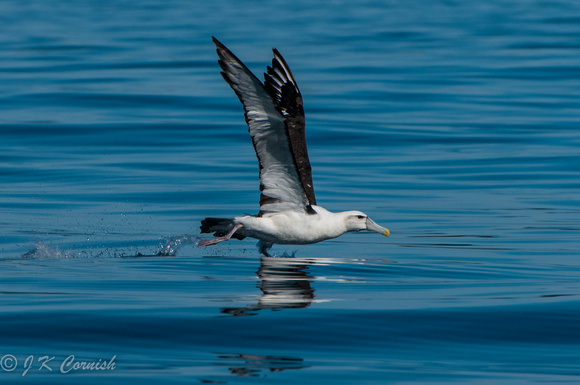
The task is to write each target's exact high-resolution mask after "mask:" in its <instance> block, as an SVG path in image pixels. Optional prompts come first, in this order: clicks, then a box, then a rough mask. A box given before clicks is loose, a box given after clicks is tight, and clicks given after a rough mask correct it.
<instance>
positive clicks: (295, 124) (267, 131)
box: [198, 37, 390, 256]
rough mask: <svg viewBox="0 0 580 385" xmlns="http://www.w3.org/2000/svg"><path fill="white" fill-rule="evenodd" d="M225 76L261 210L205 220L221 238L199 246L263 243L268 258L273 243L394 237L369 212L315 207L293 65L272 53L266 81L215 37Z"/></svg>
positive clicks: (206, 227)
mask: <svg viewBox="0 0 580 385" xmlns="http://www.w3.org/2000/svg"><path fill="white" fill-rule="evenodd" d="M213 42H214V43H215V45H216V47H217V54H218V57H219V60H218V63H219V65H220V67H221V69H222V72H221V74H222V76H223V78H224V79H225V81H226V82H227V83H228V84H229V85H230V86H231V87H232V89H233V90H234V92H235V93H236V95H237V96H238V98H239V99H240V101H241V102H242V104H243V106H244V115H245V117H246V123H247V124H248V127H249V132H250V136H251V137H252V143H253V144H254V150H256V155H257V156H258V162H259V166H260V191H261V195H260V211H259V212H258V214H257V215H242V216H238V217H235V218H233V219H222V218H205V219H204V220H203V221H201V227H200V228H201V232H202V233H214V236H215V237H216V238H213V239H208V240H203V241H200V242H199V245H198V246H199V247H202V246H209V245H215V244H217V243H219V242H222V241H227V240H229V239H230V238H236V239H240V240H241V239H244V238H246V237H251V238H256V239H258V240H259V243H258V247H259V249H260V252H261V253H262V254H264V255H265V256H270V255H269V254H268V250H269V249H270V248H271V247H272V245H273V244H275V243H278V244H285V245H305V244H311V243H317V242H320V241H324V240H326V239H331V238H336V237H338V236H341V235H342V234H344V233H346V232H349V231H361V230H369V231H374V232H377V233H379V234H383V235H385V236H387V237H388V236H389V234H390V233H389V230H388V229H386V228H384V227H382V226H379V225H378V224H376V223H375V222H373V220H372V219H370V218H369V217H368V216H367V215H366V214H365V213H362V212H360V211H344V212H339V213H332V212H330V211H328V210H326V209H324V208H323V207H321V206H317V205H316V198H315V197H314V188H313V186H312V172H311V168H310V161H309V160H308V151H307V149H306V137H305V135H304V127H305V119H304V109H303V107H302V95H301V94H300V90H299V89H298V85H297V84H296V80H294V76H293V75H292V72H291V71H290V68H289V67H288V64H287V63H286V61H285V60H284V58H283V57H282V55H280V52H278V50H277V49H275V48H274V49H273V52H274V58H273V59H272V67H267V73H265V74H264V78H265V82H264V83H262V82H261V81H260V80H258V78H257V77H256V76H254V74H253V73H252V72H251V71H250V70H249V69H248V68H247V67H246V66H245V65H244V64H243V63H242V62H241V61H240V60H239V59H238V58H237V57H236V56H235V55H234V54H233V53H232V52H231V51H230V50H229V49H227V48H226V47H225V46H224V45H223V44H222V43H220V42H219V41H218V40H217V39H216V38H215V37H213Z"/></svg>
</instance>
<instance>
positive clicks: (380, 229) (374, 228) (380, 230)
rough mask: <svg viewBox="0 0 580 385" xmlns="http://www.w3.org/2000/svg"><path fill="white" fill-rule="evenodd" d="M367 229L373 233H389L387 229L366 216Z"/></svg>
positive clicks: (387, 234)
mask: <svg viewBox="0 0 580 385" xmlns="http://www.w3.org/2000/svg"><path fill="white" fill-rule="evenodd" d="M367 230H368V231H374V232H375V233H379V234H383V235H384V236H385V237H388V236H389V235H391V232H390V231H389V229H385V228H384V227H383V226H379V225H377V224H376V223H375V222H373V220H372V219H371V218H367Z"/></svg>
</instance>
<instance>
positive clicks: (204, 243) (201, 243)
mask: <svg viewBox="0 0 580 385" xmlns="http://www.w3.org/2000/svg"><path fill="white" fill-rule="evenodd" d="M242 226H243V225H242V224H241V223H238V224H237V225H235V226H234V228H233V229H231V230H230V232H229V233H227V234H226V235H224V236H222V237H217V238H212V239H206V240H203V241H199V244H198V245H197V247H203V246H210V245H217V244H218V243H220V242H223V241H227V240H229V239H230V238H231V237H232V235H234V233H235V232H236V231H237V230H239V229H241V228H242Z"/></svg>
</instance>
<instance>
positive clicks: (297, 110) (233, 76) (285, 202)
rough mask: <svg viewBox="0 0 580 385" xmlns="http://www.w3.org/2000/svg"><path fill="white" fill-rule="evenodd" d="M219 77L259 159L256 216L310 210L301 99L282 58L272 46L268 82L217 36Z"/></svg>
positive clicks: (312, 200) (308, 170)
mask: <svg viewBox="0 0 580 385" xmlns="http://www.w3.org/2000/svg"><path fill="white" fill-rule="evenodd" d="M213 42H214V43H215V45H216V47H217V54H218V56H219V58H220V60H219V61H218V63H219V65H220V67H221V68H222V70H223V72H222V76H223V78H224V79H225V80H226V82H227V83H228V84H229V85H230V86H231V87H232V89H233V90H234V91H235V93H236V95H237V96H238V98H239V99H240V101H241V102H242V104H243V106H244V115H245V117H246V122H247V123H248V127H249V131H250V135H251V137H252V143H253V144H254V149H255V150H256V155H257V156H258V161H259V163H260V191H261V192H262V194H261V196H260V214H265V213H269V212H278V211H283V210H296V209H301V210H306V211H307V212H310V213H314V210H312V208H311V205H313V204H316V201H315V198H314V189H313V187H312V175H311V171H310V162H309V161H308V153H307V150H306V140H305V136H304V110H303V108H302V97H301V95H300V91H299V90H298V87H297V86H296V82H295V81H294V77H293V76H292V73H291V72H290V69H289V68H288V66H287V64H286V62H285V61H284V59H283V58H282V56H280V53H279V52H278V51H277V50H274V60H273V61H272V68H270V67H268V74H266V86H264V85H263V84H262V82H261V81H260V80H258V78H256V76H254V74H252V72H251V71H250V70H249V69H248V68H247V67H246V66H245V65H244V64H243V63H242V62H241V61H240V60H239V59H238V58H237V57H236V56H235V55H234V54H233V53H232V52H231V51H230V50H228V49H227V48H226V47H225V46H224V45H223V44H222V43H220V42H219V41H218V40H217V39H216V38H215V37H214V38H213Z"/></svg>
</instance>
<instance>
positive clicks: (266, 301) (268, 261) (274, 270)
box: [221, 257, 314, 316]
mask: <svg viewBox="0 0 580 385" xmlns="http://www.w3.org/2000/svg"><path fill="white" fill-rule="evenodd" d="M313 264H314V261H310V260H305V259H298V258H272V257H262V258H261V260H260V269H259V270H258V271H257V272H256V274H257V275H258V277H259V278H260V282H259V283H258V287H259V288H260V290H261V291H262V296H261V297H260V299H259V300H258V303H257V304H254V305H248V306H244V307H230V308H224V309H222V310H221V312H222V313H223V314H230V315H233V316H248V315H256V314H257V313H256V312H257V311H260V310H262V309H272V310H280V309H299V308H305V307H308V306H310V304H311V303H312V301H313V300H314V289H312V286H310V281H311V280H313V279H314V277H311V276H310V275H309V272H308V269H309V266H310V265H313Z"/></svg>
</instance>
